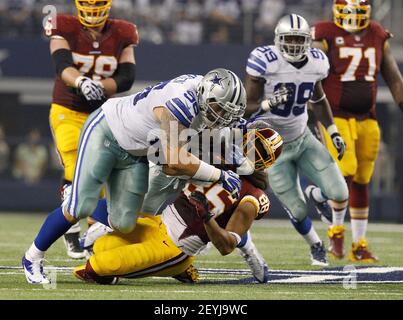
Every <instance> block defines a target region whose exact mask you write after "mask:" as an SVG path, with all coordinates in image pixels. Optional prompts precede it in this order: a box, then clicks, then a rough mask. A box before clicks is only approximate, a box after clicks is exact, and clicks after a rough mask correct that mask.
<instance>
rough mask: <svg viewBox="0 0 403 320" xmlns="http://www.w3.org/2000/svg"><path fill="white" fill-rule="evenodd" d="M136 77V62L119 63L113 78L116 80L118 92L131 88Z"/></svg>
mask: <svg viewBox="0 0 403 320" xmlns="http://www.w3.org/2000/svg"><path fill="white" fill-rule="evenodd" d="M135 78H136V65H135V64H134V63H129V62H126V63H119V66H118V68H117V70H116V71H115V74H114V75H113V76H112V79H113V80H115V82H116V87H117V93H121V92H125V91H128V90H130V89H131V87H132V85H133V82H134V80H135Z"/></svg>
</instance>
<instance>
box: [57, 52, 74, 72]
mask: <svg viewBox="0 0 403 320" xmlns="http://www.w3.org/2000/svg"><path fill="white" fill-rule="evenodd" d="M52 58H53V63H54V65H55V68H56V73H57V74H58V75H59V76H60V75H61V74H62V72H63V71H64V69H66V68H68V67H74V61H73V55H72V53H71V51H70V50H68V49H59V50H56V51H55V52H53V54H52Z"/></svg>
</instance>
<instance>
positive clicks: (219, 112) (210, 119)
mask: <svg viewBox="0 0 403 320" xmlns="http://www.w3.org/2000/svg"><path fill="white" fill-rule="evenodd" d="M197 99H198V103H199V106H200V112H201V114H202V118H203V122H204V124H205V125H206V126H207V127H209V128H222V127H226V126H229V125H231V124H232V123H234V122H236V121H238V120H239V119H240V118H242V116H243V114H244V113H245V109H246V91H245V88H244V86H243V84H242V81H241V80H240V79H239V77H238V76H237V75H236V74H235V73H233V72H232V71H230V70H227V69H223V68H218V69H214V70H211V71H209V72H208V73H207V74H206V75H205V76H204V77H203V79H202V81H201V82H200V83H199V85H198V88H197Z"/></svg>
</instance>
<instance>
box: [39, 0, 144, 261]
mask: <svg viewBox="0 0 403 320" xmlns="http://www.w3.org/2000/svg"><path fill="white" fill-rule="evenodd" d="M75 4H76V7H77V11H78V17H75V16H67V15H59V16H57V19H56V21H50V23H48V25H47V28H46V35H47V36H48V37H50V39H51V40H50V53H51V55H52V59H53V62H54V64H55V67H56V73H57V77H56V81H55V85H54V89H53V102H52V106H51V109H50V126H51V129H52V132H53V136H54V140H55V144H56V148H57V151H58V153H59V155H60V158H61V161H62V164H63V167H64V181H63V184H62V185H63V188H62V190H63V189H65V187H66V186H67V185H69V184H71V182H72V180H73V174H74V169H75V163H76V158H77V148H78V141H79V136H80V131H81V128H82V126H83V124H84V122H85V120H86V119H87V117H88V115H89V114H90V113H91V112H92V111H94V110H95V109H97V108H98V107H100V106H101V105H102V103H103V102H105V100H106V99H107V98H109V97H111V96H113V95H114V94H116V93H120V92H124V91H127V90H129V89H130V88H131V87H132V85H133V82H134V79H135V71H136V64H135V57H134V50H133V48H134V46H136V45H137V44H138V42H139V35H138V32H137V27H136V26H135V25H134V24H132V23H129V22H126V21H123V20H115V19H109V11H110V9H111V6H112V0H75ZM79 234H80V225H79V224H78V223H77V224H75V225H74V226H73V227H72V228H71V229H70V230H69V231H68V232H67V233H66V234H65V236H64V239H65V243H66V247H67V254H68V255H69V256H70V257H72V258H75V259H80V258H84V257H85V253H84V251H83V249H81V248H80V246H79V242H78V238H79Z"/></svg>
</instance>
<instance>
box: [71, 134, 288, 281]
mask: <svg viewBox="0 0 403 320" xmlns="http://www.w3.org/2000/svg"><path fill="white" fill-rule="evenodd" d="M245 138H246V141H247V144H246V145H247V146H248V148H249V149H248V150H249V152H248V154H247V155H248V157H249V155H251V154H255V161H254V163H255V169H256V171H255V172H254V173H253V175H250V176H243V177H242V178H241V179H242V187H241V190H240V197H239V199H236V198H235V197H234V196H233V195H231V193H229V192H228V191H227V190H225V188H224V187H223V185H222V183H221V182H202V181H195V180H193V181H188V183H187V184H186V186H185V188H184V189H183V190H182V192H181V193H180V195H179V196H178V197H177V198H176V200H175V201H174V202H173V203H172V204H170V205H168V206H167V207H166V208H165V209H164V210H163V212H162V214H161V215H158V216H152V215H144V216H142V217H140V218H139V219H138V222H137V225H136V228H135V230H134V231H133V232H132V233H130V234H127V235H123V234H119V233H116V232H113V233H111V234H107V235H105V236H103V237H101V238H99V239H98V240H97V241H96V242H95V244H94V247H93V252H94V254H93V256H91V258H90V259H89V260H88V261H87V263H86V264H85V265H82V266H79V267H77V268H76V269H75V270H74V275H75V276H76V277H78V278H79V279H81V280H84V281H87V282H96V283H103V284H111V283H115V282H116V278H117V277H123V278H138V277H145V276H176V275H178V274H180V273H182V272H184V271H185V270H187V271H188V272H192V270H191V269H189V268H188V267H189V266H190V264H191V263H192V261H193V260H194V257H195V256H197V255H198V254H199V253H200V252H201V251H202V250H203V249H204V248H205V247H206V245H207V243H209V242H210V241H211V242H212V244H213V245H214V246H215V247H216V248H217V249H218V251H219V252H220V253H221V254H222V255H227V254H229V253H231V252H232V251H233V250H234V249H235V248H236V247H237V246H238V245H239V244H240V242H241V239H242V236H243V235H244V234H246V233H247V231H248V230H249V229H250V227H251V225H252V223H253V221H254V220H255V219H260V218H262V217H263V216H264V215H265V214H267V213H268V211H269V207H270V201H269V199H268V197H267V195H266V193H265V192H264V191H263V190H265V189H266V183H267V182H266V181H267V177H266V175H265V174H264V172H263V170H264V169H265V168H267V167H268V166H270V165H272V164H273V163H274V162H275V161H276V159H277V158H278V156H279V155H280V153H281V150H282V138H281V136H280V135H279V134H278V133H277V132H275V131H274V130H271V129H269V128H265V129H259V130H252V131H249V132H248V133H247V134H246V137H245ZM105 213H106V214H107V212H105ZM104 223H107V219H104ZM250 258H251V259H259V260H260V261H258V262H257V263H256V261H250V262H249V265H250V267H251V268H252V273H253V275H254V276H255V278H256V279H257V281H259V282H262V283H263V282H267V281H268V268H267V265H266V263H265V262H264V260H263V258H262V257H261V256H260V255H259V254H258V253H257V252H256V253H255V255H253V256H251V257H250ZM192 276H193V279H195V277H196V276H197V275H196V274H194V275H192Z"/></svg>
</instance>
